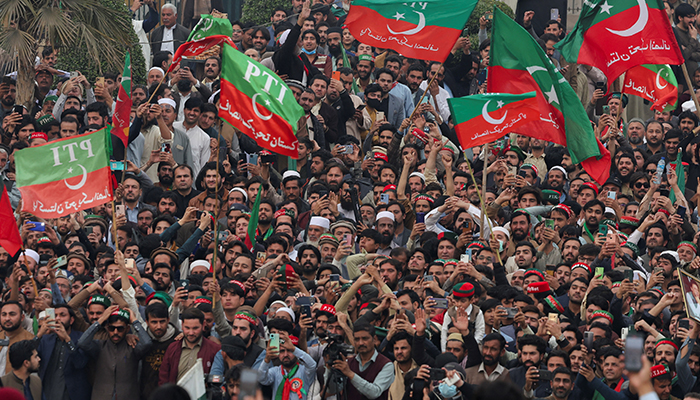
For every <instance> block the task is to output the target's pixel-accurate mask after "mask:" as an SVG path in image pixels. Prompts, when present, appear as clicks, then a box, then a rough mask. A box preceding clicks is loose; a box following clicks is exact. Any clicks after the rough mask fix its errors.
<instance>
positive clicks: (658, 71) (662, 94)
mask: <svg viewBox="0 0 700 400" xmlns="http://www.w3.org/2000/svg"><path fill="white" fill-rule="evenodd" d="M622 93H627V94H633V95H635V96H639V97H641V98H643V99H646V100H649V101H651V102H652V103H653V104H652V105H651V109H652V110H656V111H659V112H664V111H671V110H675V109H676V106H677V105H678V81H677V80H676V75H674V74H673V70H671V67H670V66H668V65H665V64H664V65H649V64H644V65H639V66H637V67H634V68H632V69H631V70H629V71H627V73H626V74H625V84H624V86H623V87H622Z"/></svg>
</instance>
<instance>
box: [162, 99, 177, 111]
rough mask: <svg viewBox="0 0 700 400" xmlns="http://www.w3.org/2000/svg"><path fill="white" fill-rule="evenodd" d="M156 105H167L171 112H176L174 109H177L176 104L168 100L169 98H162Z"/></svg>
mask: <svg viewBox="0 0 700 400" xmlns="http://www.w3.org/2000/svg"><path fill="white" fill-rule="evenodd" d="M158 104H160V105H163V104H167V105H169V106H170V107H172V108H173V110H176V109H177V104H176V103H175V100H173V99H169V98H167V97H164V98H162V99H160V100H158Z"/></svg>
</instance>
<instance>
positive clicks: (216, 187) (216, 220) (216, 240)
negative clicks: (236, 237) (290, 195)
mask: <svg viewBox="0 0 700 400" xmlns="http://www.w3.org/2000/svg"><path fill="white" fill-rule="evenodd" d="M222 125H223V121H222V120H221V118H219V140H221V139H222V136H221V127H222ZM219 145H221V143H219ZM221 186H222V187H223V184H222V185H221ZM214 190H215V191H216V196H217V197H219V148H218V147H217V148H216V183H215V184H214ZM223 202H224V199H223V197H222V198H221V199H220V201H219V212H217V213H216V216H215V217H214V254H212V257H211V271H212V276H213V277H214V279H217V280H218V279H219V278H217V276H216V253H218V252H219V233H218V230H219V229H218V227H219V214H220V213H221V207H223V206H224V205H223ZM216 295H217V293H216V292H214V293H212V295H211V304H212V307H213V306H216Z"/></svg>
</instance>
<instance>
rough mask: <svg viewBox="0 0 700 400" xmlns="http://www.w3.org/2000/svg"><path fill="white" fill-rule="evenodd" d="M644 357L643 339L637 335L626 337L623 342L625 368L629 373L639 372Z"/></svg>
mask: <svg viewBox="0 0 700 400" xmlns="http://www.w3.org/2000/svg"><path fill="white" fill-rule="evenodd" d="M644 356H645V354H644V338H642V337H641V336H638V335H630V336H628V337H627V340H625V368H627V370H628V371H631V372H637V371H641V370H642V357H644Z"/></svg>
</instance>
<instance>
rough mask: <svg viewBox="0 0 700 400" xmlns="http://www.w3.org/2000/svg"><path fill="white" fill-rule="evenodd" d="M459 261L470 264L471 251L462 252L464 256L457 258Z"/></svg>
mask: <svg viewBox="0 0 700 400" xmlns="http://www.w3.org/2000/svg"><path fill="white" fill-rule="evenodd" d="M459 261H461V262H465V263H471V262H472V249H466V250H464V254H462V255H461V256H459Z"/></svg>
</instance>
